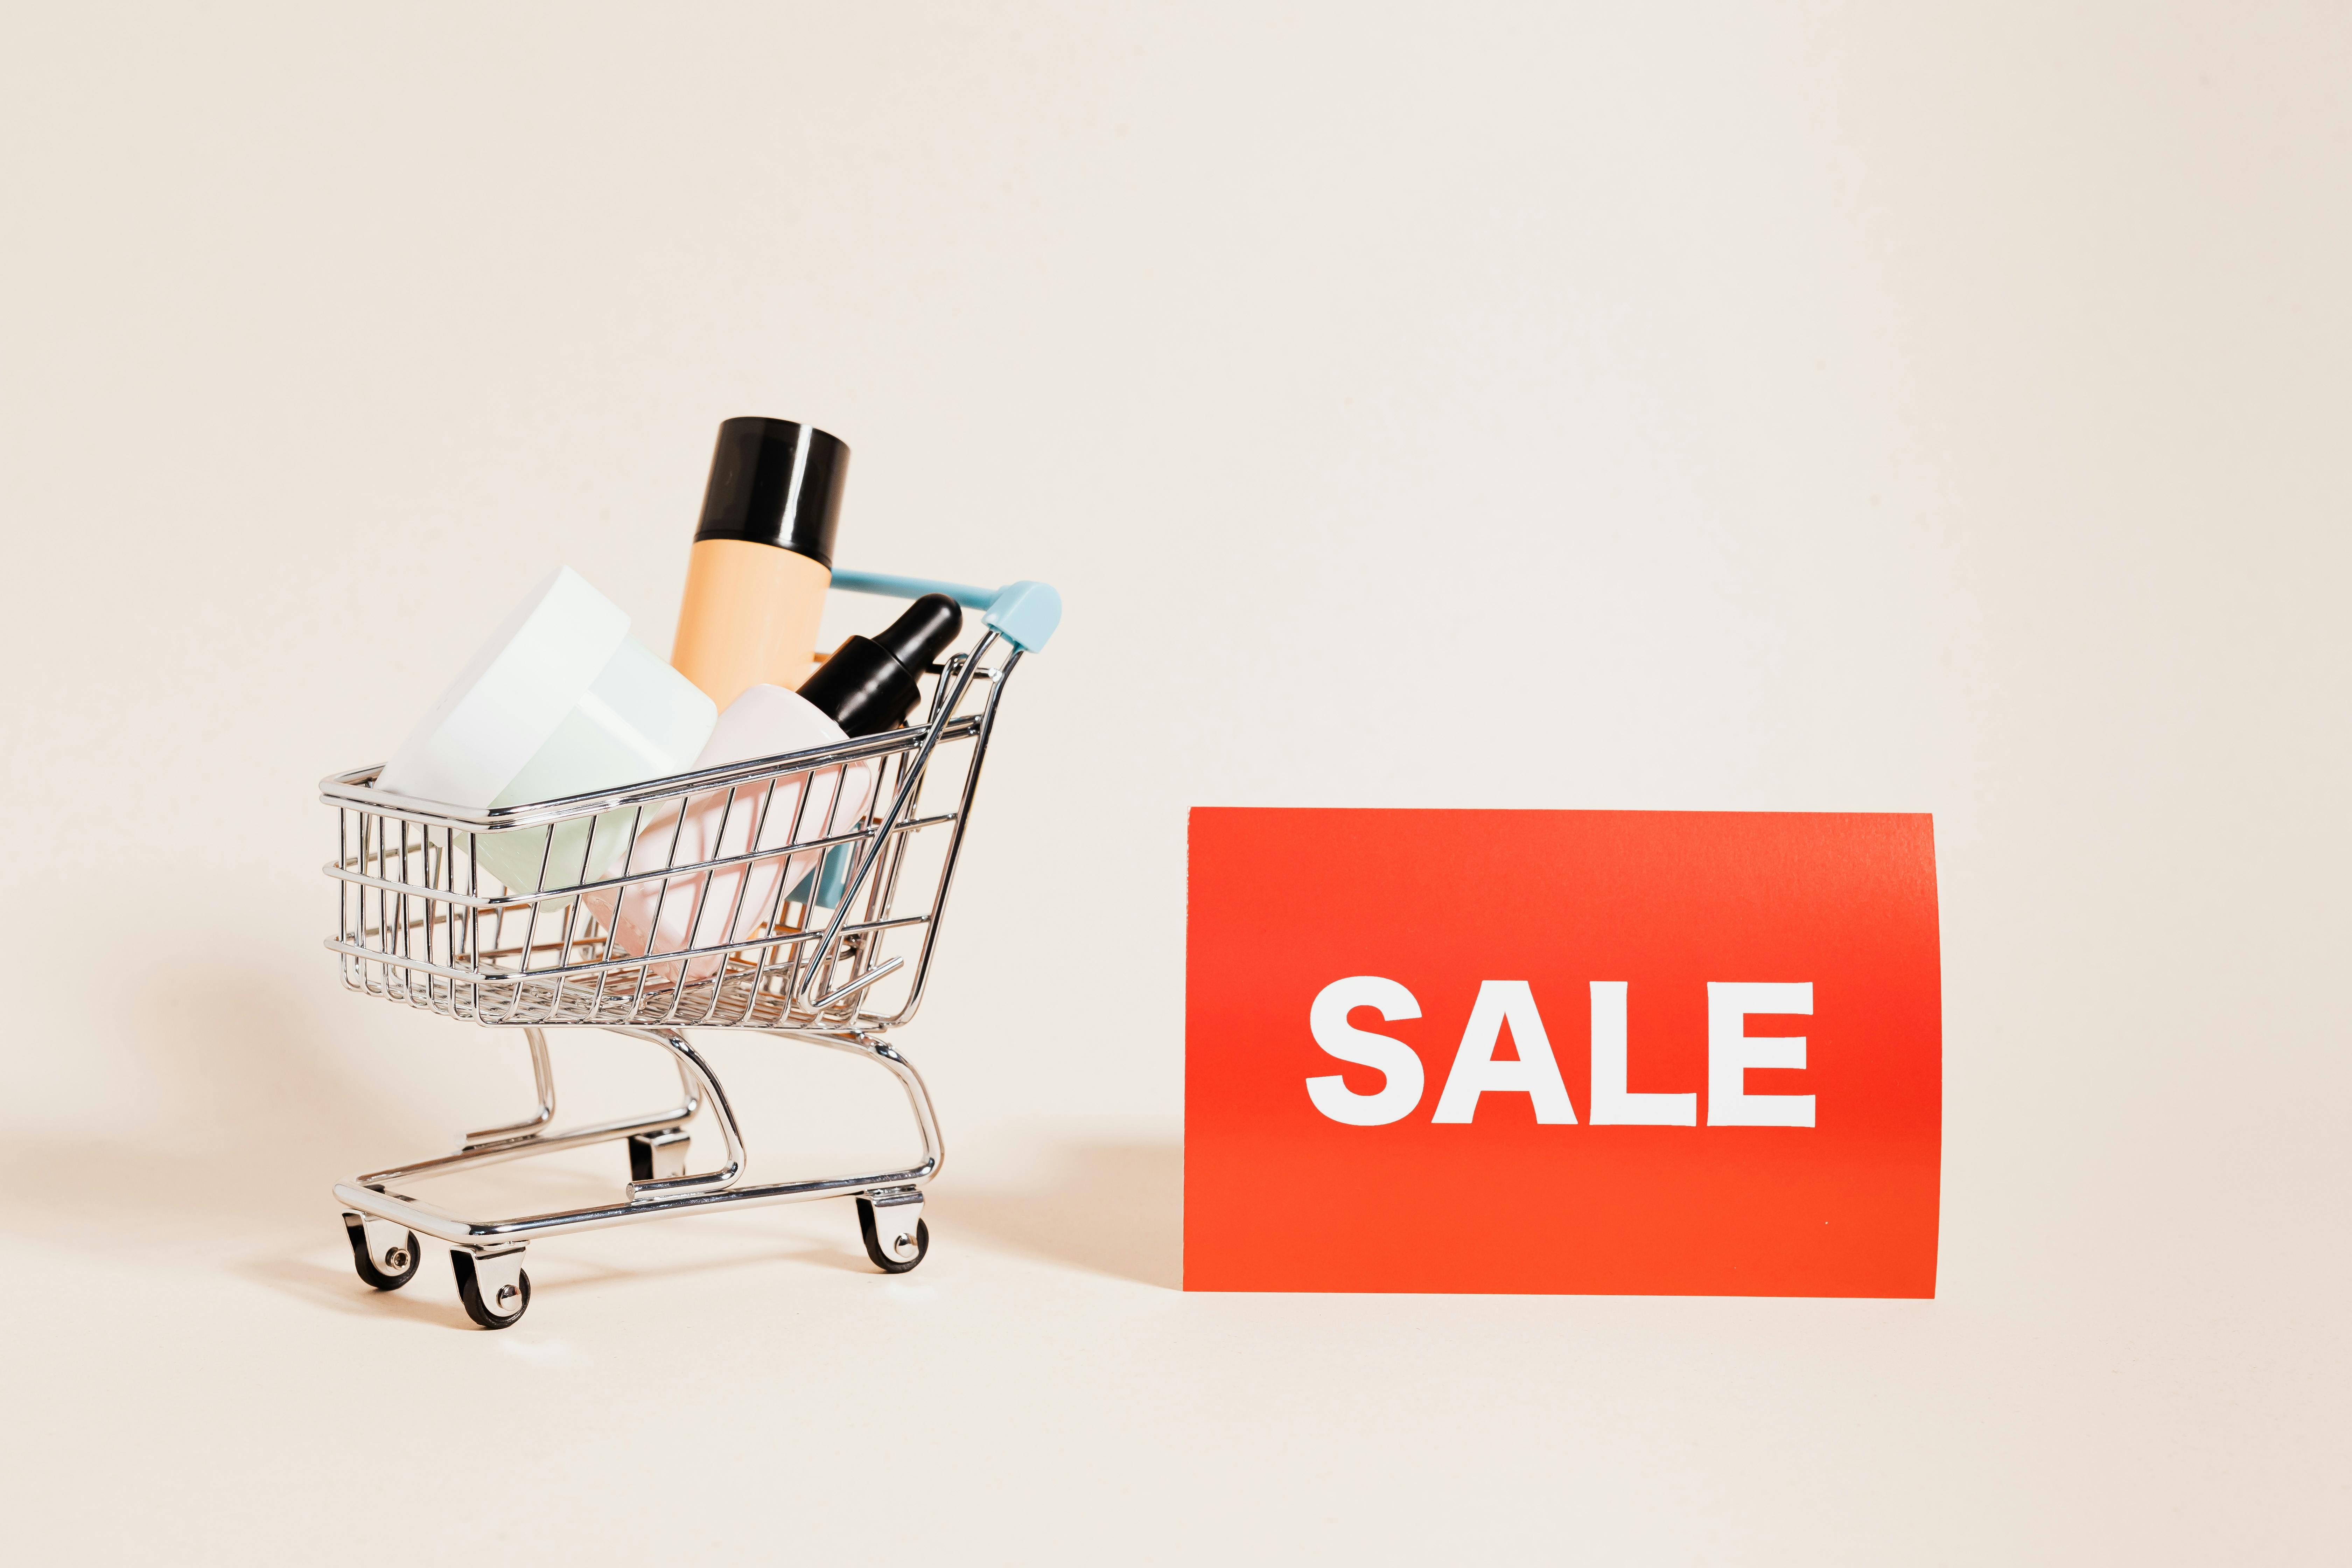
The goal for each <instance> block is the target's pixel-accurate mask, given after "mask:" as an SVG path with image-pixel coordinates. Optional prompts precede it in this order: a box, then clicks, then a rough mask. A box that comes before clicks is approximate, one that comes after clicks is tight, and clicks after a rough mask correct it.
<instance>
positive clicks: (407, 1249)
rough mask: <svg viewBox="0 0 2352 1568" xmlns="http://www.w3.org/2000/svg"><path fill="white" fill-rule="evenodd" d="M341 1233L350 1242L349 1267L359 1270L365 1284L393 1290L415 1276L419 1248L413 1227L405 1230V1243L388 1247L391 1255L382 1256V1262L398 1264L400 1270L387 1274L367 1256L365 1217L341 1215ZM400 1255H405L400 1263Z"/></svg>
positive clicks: (401, 1257) (396, 1265)
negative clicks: (350, 1261) (350, 1258)
mask: <svg viewBox="0 0 2352 1568" xmlns="http://www.w3.org/2000/svg"><path fill="white" fill-rule="evenodd" d="M343 1235H344V1236H345V1237H348V1238H349V1239H350V1241H351V1244H352V1268H355V1269H357V1270H358V1271H359V1277H360V1278H361V1279H364V1280H365V1281H367V1282H368V1283H369V1284H371V1285H373V1286H374V1287H375V1288H376V1289H379V1290H397V1289H400V1288H401V1287H402V1286H403V1285H405V1284H407V1283H408V1282H409V1281H410V1280H411V1279H415V1278H416V1262H417V1258H418V1257H419V1252H418V1249H417V1246H416V1233H415V1231H413V1230H412V1231H409V1232H408V1233H407V1236H408V1240H407V1241H406V1243H404V1245H402V1246H400V1247H394V1248H393V1249H392V1256H391V1257H390V1258H386V1259H385V1261H386V1262H388V1263H391V1264H393V1265H394V1266H395V1267H398V1268H399V1270H400V1271H399V1272H398V1273H396V1274H387V1273H385V1272H384V1271H383V1269H381V1268H377V1267H376V1266H375V1259H374V1258H370V1257H369V1256H368V1245H367V1221H366V1220H364V1219H362V1217H361V1216H359V1215H355V1214H346V1215H343ZM404 1259H405V1263H403V1260H404Z"/></svg>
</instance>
